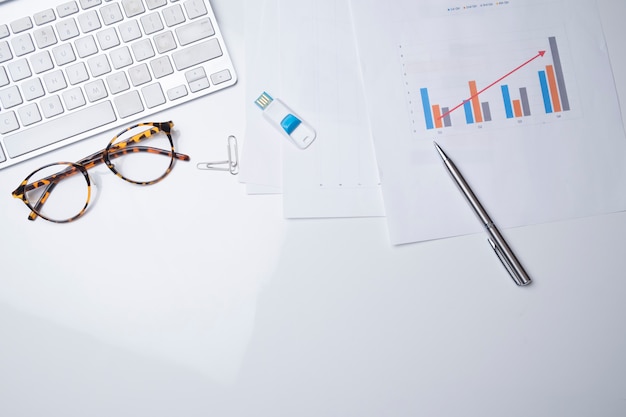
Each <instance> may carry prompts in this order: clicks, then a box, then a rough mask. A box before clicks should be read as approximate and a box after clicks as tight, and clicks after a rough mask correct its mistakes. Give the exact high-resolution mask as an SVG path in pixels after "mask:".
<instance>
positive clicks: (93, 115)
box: [4, 101, 117, 158]
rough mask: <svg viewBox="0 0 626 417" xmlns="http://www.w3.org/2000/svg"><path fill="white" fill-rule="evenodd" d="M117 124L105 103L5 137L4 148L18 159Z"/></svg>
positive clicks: (109, 104) (109, 103) (12, 156)
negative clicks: (108, 125) (91, 131)
mask: <svg viewBox="0 0 626 417" xmlns="http://www.w3.org/2000/svg"><path fill="white" fill-rule="evenodd" d="M115 120H117V117H116V116H115V112H114V111H113V105H112V104H111V102H110V101H103V102H101V103H98V104H96V105H95V106H91V107H86V108H84V109H81V110H78V111H75V112H73V113H70V114H67V115H64V116H59V117H55V118H54V119H52V120H50V121H47V122H45V123H41V124H39V125H37V126H35V127H32V128H30V129H26V130H22V131H21V132H18V133H16V134H14V135H9V136H5V138H4V145H5V148H6V150H7V153H8V154H9V156H10V157H11V158H16V157H18V156H20V155H24V154H26V153H28V152H32V151H34V150H36V149H40V148H43V147H44V146H47V145H51V144H53V143H56V142H59V141H62V140H64V139H68V138H71V137H72V136H76V135H79V134H81V133H85V132H87V131H89V130H91V129H95V128H97V127H100V126H104V125H105V124H107V123H112V122H114V121H115Z"/></svg>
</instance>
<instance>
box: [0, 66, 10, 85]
mask: <svg viewBox="0 0 626 417" xmlns="http://www.w3.org/2000/svg"><path fill="white" fill-rule="evenodd" d="M8 83H9V76H8V75H7V72H6V70H5V69H4V67H0V87H4V86H5V85H7V84H8Z"/></svg>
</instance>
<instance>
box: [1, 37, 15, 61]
mask: <svg viewBox="0 0 626 417" xmlns="http://www.w3.org/2000/svg"><path fill="white" fill-rule="evenodd" d="M11 58H13V54H12V53H11V48H9V44H8V43H7V41H0V63H2V62H6V61H8V60H9V59H11Z"/></svg>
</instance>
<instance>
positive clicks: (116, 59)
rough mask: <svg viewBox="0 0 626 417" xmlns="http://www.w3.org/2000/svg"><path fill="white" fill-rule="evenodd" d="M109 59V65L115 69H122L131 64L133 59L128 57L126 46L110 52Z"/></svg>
mask: <svg viewBox="0 0 626 417" xmlns="http://www.w3.org/2000/svg"><path fill="white" fill-rule="evenodd" d="M109 58H111V63H112V64H113V68H115V69H120V68H124V67H127V66H129V65H131V64H132V63H133V58H132V57H131V56H130V50H129V49H128V46H122V47H121V48H117V49H115V50H113V51H111V53H109Z"/></svg>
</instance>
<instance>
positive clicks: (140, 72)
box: [128, 64, 152, 87]
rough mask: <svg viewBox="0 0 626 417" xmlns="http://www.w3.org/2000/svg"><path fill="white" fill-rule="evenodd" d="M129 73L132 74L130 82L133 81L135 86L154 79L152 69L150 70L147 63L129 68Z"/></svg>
mask: <svg viewBox="0 0 626 417" xmlns="http://www.w3.org/2000/svg"><path fill="white" fill-rule="evenodd" d="M128 75H130V82H131V83H133V86H135V87H137V86H139V85H142V84H145V83H149V82H150V81H152V77H151V76H150V71H149V70H148V66H147V65H146V64H139V65H137V66H134V67H132V68H130V69H129V70H128Z"/></svg>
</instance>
